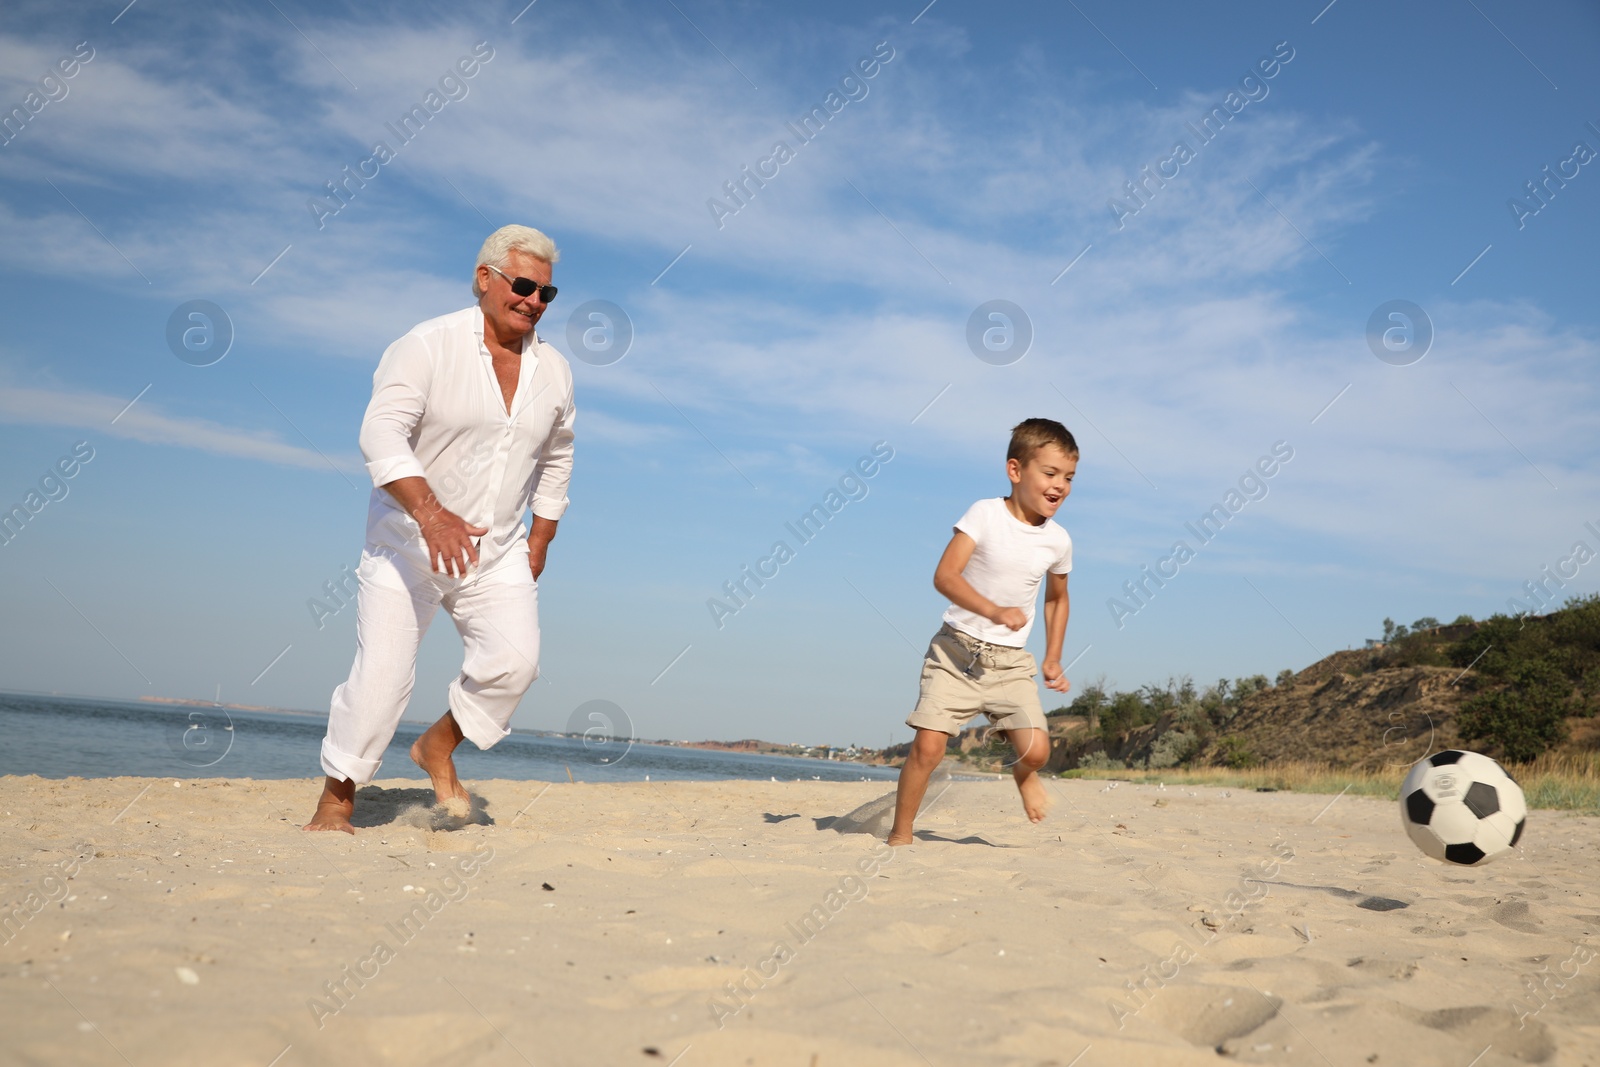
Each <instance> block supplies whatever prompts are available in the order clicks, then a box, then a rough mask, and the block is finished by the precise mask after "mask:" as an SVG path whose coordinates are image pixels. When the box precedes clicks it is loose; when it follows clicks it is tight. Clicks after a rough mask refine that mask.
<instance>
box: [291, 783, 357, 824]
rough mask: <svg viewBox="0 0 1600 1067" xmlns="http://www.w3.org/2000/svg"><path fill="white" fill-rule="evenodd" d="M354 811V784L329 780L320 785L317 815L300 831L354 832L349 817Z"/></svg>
mask: <svg viewBox="0 0 1600 1067" xmlns="http://www.w3.org/2000/svg"><path fill="white" fill-rule="evenodd" d="M355 810H356V784H355V783H354V782H352V781H349V780H348V779H343V778H329V779H328V780H327V781H326V782H324V783H323V785H322V796H321V797H319V798H318V800H317V813H316V814H315V815H313V816H311V821H310V822H308V823H306V824H305V825H304V826H302V827H301V829H302V830H343V831H344V832H345V833H347V834H353V833H355V832H356V828H355V827H354V826H351V825H350V816H351V815H352V814H354V813H355Z"/></svg>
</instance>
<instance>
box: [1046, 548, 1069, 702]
mask: <svg viewBox="0 0 1600 1067" xmlns="http://www.w3.org/2000/svg"><path fill="white" fill-rule="evenodd" d="M1071 612H1072V601H1071V599H1070V598H1069V597H1068V596H1067V576H1066V575H1065V574H1054V573H1051V572H1049V571H1046V572H1045V576H1044V664H1043V666H1041V667H1040V668H1039V669H1040V671H1042V672H1043V674H1044V684H1045V688H1046V689H1054V690H1055V691H1056V692H1058V693H1065V692H1066V691H1067V690H1068V689H1071V688H1072V683H1071V682H1069V681H1068V680H1067V676H1066V675H1065V674H1063V673H1062V672H1061V643H1062V642H1063V641H1065V640H1066V637H1067V616H1068V615H1069V614H1071Z"/></svg>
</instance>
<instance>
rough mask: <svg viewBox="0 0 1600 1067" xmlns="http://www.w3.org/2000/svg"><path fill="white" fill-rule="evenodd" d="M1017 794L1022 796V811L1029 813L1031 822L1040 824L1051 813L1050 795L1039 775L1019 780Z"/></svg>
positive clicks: (1030, 775)
mask: <svg viewBox="0 0 1600 1067" xmlns="http://www.w3.org/2000/svg"><path fill="white" fill-rule="evenodd" d="M1017 792H1019V793H1021V794H1022V810H1023V811H1025V812H1027V813H1028V821H1029V822H1039V821H1041V820H1042V819H1043V818H1044V817H1045V815H1046V814H1047V813H1048V812H1049V811H1050V794H1049V793H1047V792H1046V791H1045V788H1044V783H1043V782H1041V781H1039V776H1038V774H1029V775H1028V776H1027V777H1026V778H1019V779H1017Z"/></svg>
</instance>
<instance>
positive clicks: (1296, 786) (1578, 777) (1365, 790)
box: [1061, 752, 1600, 814]
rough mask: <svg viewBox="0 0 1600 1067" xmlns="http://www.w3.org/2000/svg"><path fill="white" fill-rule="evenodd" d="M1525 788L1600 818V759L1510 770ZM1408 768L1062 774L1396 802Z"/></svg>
mask: <svg viewBox="0 0 1600 1067" xmlns="http://www.w3.org/2000/svg"><path fill="white" fill-rule="evenodd" d="M1506 769H1507V770H1508V771H1510V773H1511V776H1512V777H1513V778H1515V779H1516V780H1517V784H1518V785H1520V786H1521V787H1522V792H1523V794H1524V795H1525V796H1526V797H1527V798H1528V806H1529V807H1530V808H1554V809H1560V810H1563V811H1577V812H1583V813H1586V814H1600V753H1595V752H1581V753H1580V752H1565V753H1546V754H1545V755H1543V756H1540V757H1539V758H1538V759H1537V760H1535V761H1533V762H1532V763H1521V764H1511V765H1509V766H1508V767H1507V768H1506ZM1408 770H1410V767H1409V765H1399V766H1394V767H1384V768H1380V769H1378V770H1363V769H1356V768H1339V767H1332V766H1329V765H1327V764H1323V763H1311V762H1304V761H1294V762H1285V763H1275V764H1270V765H1263V766H1260V767H1244V768H1228V767H1193V768H1180V767H1171V768H1168V769H1166V770H1160V771H1139V770H1127V771H1119V770H1081V771H1064V772H1062V775H1061V776H1062V777H1063V778H1097V779H1119V780H1121V781H1130V782H1169V783H1183V784H1185V785H1212V786H1226V787H1229V788H1235V789H1262V790H1271V789H1281V790H1285V791H1290V792H1297V793H1340V792H1344V791H1346V790H1348V791H1349V792H1351V793H1355V794H1358V795H1364V796H1375V797H1388V798H1389V799H1391V800H1397V799H1399V796H1400V782H1401V780H1402V779H1404V778H1405V776H1406V772H1407V771H1408Z"/></svg>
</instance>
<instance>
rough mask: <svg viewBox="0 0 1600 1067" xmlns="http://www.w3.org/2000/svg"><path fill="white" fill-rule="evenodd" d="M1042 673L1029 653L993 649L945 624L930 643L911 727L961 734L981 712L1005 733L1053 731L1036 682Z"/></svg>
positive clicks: (910, 721) (989, 645)
mask: <svg viewBox="0 0 1600 1067" xmlns="http://www.w3.org/2000/svg"><path fill="white" fill-rule="evenodd" d="M1038 673H1039V667H1038V665H1037V664H1036V663H1034V661H1033V655H1032V654H1031V653H1030V652H1028V651H1027V650H1026V649H1022V648H1007V647H1006V646H1004V645H991V644H989V643H988V642H986V641H979V640H977V639H976V638H973V637H968V636H967V635H966V634H963V633H961V632H959V631H957V630H956V629H954V628H953V627H951V626H950V624H949V623H946V624H945V625H943V626H941V627H940V628H939V632H938V633H936V634H934V635H933V640H932V641H931V642H929V644H928V654H927V656H926V657H924V659H923V661H922V695H921V696H920V697H919V698H918V699H917V707H916V710H914V711H912V713H911V716H910V717H909V718H908V719H906V725H907V726H912V727H916V728H919V729H923V730H937V731H939V732H940V733H944V734H958V733H960V732H961V731H962V730H963V729H964V728H965V727H966V725H967V723H968V722H970V721H971V720H972V719H973V718H974V717H975V716H976V715H977V714H978V713H979V712H982V713H983V714H985V715H987V716H988V717H989V721H990V722H991V723H993V724H994V725H996V726H998V727H1000V728H1001V729H1002V730H1025V729H1028V728H1030V727H1031V728H1033V729H1035V730H1049V729H1050V725H1049V723H1047V722H1046V721H1045V717H1044V708H1043V706H1041V705H1040V703H1039V688H1038V686H1037V684H1035V682H1034V678H1035V677H1036V676H1037V675H1038Z"/></svg>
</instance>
